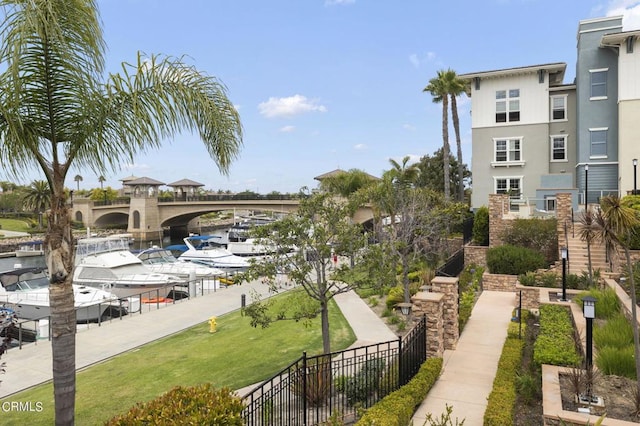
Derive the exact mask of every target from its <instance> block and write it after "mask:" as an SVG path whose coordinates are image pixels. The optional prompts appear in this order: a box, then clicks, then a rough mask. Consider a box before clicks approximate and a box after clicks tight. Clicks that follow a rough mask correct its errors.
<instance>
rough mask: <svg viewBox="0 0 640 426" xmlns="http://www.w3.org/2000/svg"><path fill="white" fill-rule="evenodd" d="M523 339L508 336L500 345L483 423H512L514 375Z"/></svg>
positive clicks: (520, 355)
mask: <svg viewBox="0 0 640 426" xmlns="http://www.w3.org/2000/svg"><path fill="white" fill-rule="evenodd" d="M523 347H524V340H521V339H516V338H512V337H508V338H507V339H506V340H505V343H504V346H503V347H502V355H501V356H500V360H499V361H498V370H497V372H496V377H495V379H494V380H493V389H492V391H491V393H490V394H489V397H488V398H487V408H486V409H485V412H484V424H485V425H510V424H513V414H514V407H515V403H516V395H517V394H516V381H515V380H514V377H515V376H516V374H517V372H518V369H519V367H520V364H521V362H522V349H523Z"/></svg>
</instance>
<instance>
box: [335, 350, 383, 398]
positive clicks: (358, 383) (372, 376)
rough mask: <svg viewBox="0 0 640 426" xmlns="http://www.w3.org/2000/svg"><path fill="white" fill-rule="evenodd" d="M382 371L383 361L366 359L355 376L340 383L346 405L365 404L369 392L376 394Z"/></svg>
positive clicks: (380, 359)
mask: <svg viewBox="0 0 640 426" xmlns="http://www.w3.org/2000/svg"><path fill="white" fill-rule="evenodd" d="M384 369H385V363H384V359H382V358H373V359H368V360H367V361H366V362H365V363H364V365H363V366H362V368H361V369H360V370H359V371H358V372H357V373H356V374H355V375H353V376H350V377H347V378H346V380H344V381H343V383H341V386H342V389H341V391H342V392H344V394H345V396H346V397H347V403H349V405H355V404H356V403H363V402H366V401H367V400H368V399H369V396H370V395H371V392H377V391H378V388H379V387H380V379H381V378H382V373H383V371H384Z"/></svg>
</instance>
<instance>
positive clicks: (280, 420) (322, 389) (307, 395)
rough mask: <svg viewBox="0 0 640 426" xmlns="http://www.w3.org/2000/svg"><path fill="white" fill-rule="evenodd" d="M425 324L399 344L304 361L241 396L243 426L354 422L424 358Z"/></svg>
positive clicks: (402, 381)
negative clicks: (358, 413)
mask: <svg viewBox="0 0 640 426" xmlns="http://www.w3.org/2000/svg"><path fill="white" fill-rule="evenodd" d="M426 336H427V321H426V318H425V317H422V318H421V319H420V321H419V322H418V323H417V324H416V326H415V327H414V328H413V329H412V330H411V331H410V332H409V333H408V334H407V335H406V336H404V337H403V338H398V340H391V341H388V342H384V343H377V344H373V345H368V346H363V347H360V348H355V349H347V350H344V351H339V352H332V353H331V354H325V355H317V356H312V357H308V356H307V355H306V353H304V354H303V355H302V357H300V358H299V359H298V360H296V361H294V362H293V363H292V364H290V365H289V366H288V367H286V368H285V369H284V370H282V371H280V372H279V373H278V374H276V375H275V376H273V377H272V378H270V379H268V380H266V381H265V382H263V383H262V384H260V385H259V386H258V387H256V388H255V389H253V390H252V391H251V392H250V393H248V394H247V395H246V396H244V398H243V400H244V403H245V409H244V410H243V413H242V414H243V419H244V423H245V424H246V425H248V426H254V425H255V426H258V425H290V426H310V425H318V424H329V423H330V422H331V421H337V420H341V421H343V422H345V423H349V422H352V421H354V420H355V419H356V416H357V411H358V410H359V409H361V408H367V407H370V406H372V405H373V404H375V403H376V402H378V401H379V400H380V399H382V398H383V397H384V396H386V395H388V394H389V393H390V392H393V391H394V390H396V389H398V388H399V387H400V386H403V385H405V384H406V383H407V382H409V380H411V378H412V377H413V376H415V374H416V373H417V372H418V370H419V369H420V366H421V365H422V363H424V361H425V360H426V358H427V354H426V348H427V346H426V345H427V337H426Z"/></svg>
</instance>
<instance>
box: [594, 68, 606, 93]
mask: <svg viewBox="0 0 640 426" xmlns="http://www.w3.org/2000/svg"><path fill="white" fill-rule="evenodd" d="M607 72H608V71H607V70H606V69H601V70H591V71H590V73H591V99H606V97H607Z"/></svg>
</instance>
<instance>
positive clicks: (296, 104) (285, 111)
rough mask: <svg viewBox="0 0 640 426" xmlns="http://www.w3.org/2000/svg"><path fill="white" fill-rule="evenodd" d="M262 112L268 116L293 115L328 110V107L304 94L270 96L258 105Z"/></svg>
mask: <svg viewBox="0 0 640 426" xmlns="http://www.w3.org/2000/svg"><path fill="white" fill-rule="evenodd" d="M258 110H259V111H260V114H262V115H264V116H265V117H267V118H274V117H291V116H294V115H298V114H303V113H305V112H326V111H327V108H326V107H325V106H324V105H320V104H319V103H318V101H317V100H313V99H307V97H306V96H303V95H293V96H289V97H288V98H274V97H271V98H269V100H268V101H266V102H261V103H260V104H259V105H258Z"/></svg>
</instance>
